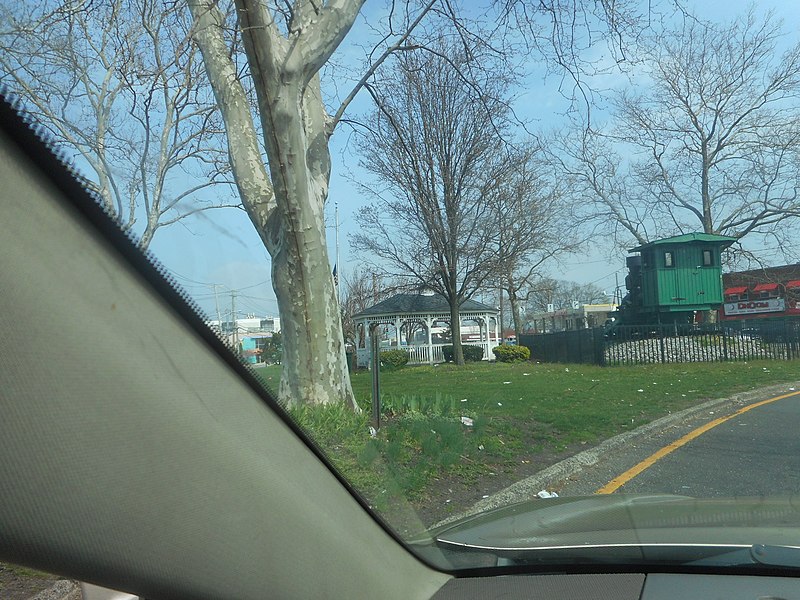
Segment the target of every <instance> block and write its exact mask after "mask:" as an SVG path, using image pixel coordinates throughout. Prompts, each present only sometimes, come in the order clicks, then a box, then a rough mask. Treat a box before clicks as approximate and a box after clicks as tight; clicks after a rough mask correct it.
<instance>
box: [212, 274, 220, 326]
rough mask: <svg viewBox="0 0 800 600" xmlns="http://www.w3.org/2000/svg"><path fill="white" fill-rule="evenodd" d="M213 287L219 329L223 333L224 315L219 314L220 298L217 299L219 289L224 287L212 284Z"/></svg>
mask: <svg viewBox="0 0 800 600" xmlns="http://www.w3.org/2000/svg"><path fill="white" fill-rule="evenodd" d="M211 287H212V288H214V308H215V309H216V310H217V328H218V329H219V331H220V333H222V315H221V314H220V312H219V297H217V288H218V287H222V285H221V284H219V283H212V284H211Z"/></svg>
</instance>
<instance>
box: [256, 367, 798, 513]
mask: <svg viewBox="0 0 800 600" xmlns="http://www.w3.org/2000/svg"><path fill="white" fill-rule="evenodd" d="M258 373H259V374H260V375H261V377H262V378H263V379H264V380H265V382H266V383H267V384H268V385H269V386H270V387H272V388H273V389H275V388H276V387H277V381H278V378H279V377H280V372H279V367H267V368H266V369H260V370H259V371H258ZM795 380H800V362H797V361H752V362H739V363H734V362H730V363H687V364H667V365H638V366H626V367H595V366H589V365H556V364H533V363H522V364H503V363H485V362H480V363H468V364H467V365H465V366H463V367H457V366H455V365H450V364H444V365H438V366H434V367H429V366H421V367H406V368H403V369H400V370H397V371H391V372H382V373H381V390H382V396H383V400H382V402H383V405H384V406H383V408H384V411H383V413H384V415H385V420H384V425H383V426H382V427H381V430H380V432H379V434H378V436H377V438H375V439H372V438H370V436H369V434H368V426H369V414H370V395H371V375H370V373H369V372H358V373H354V374H353V375H352V384H353V389H354V392H355V394H356V398H357V400H358V402H359V404H360V405H361V406H362V408H364V413H363V414H362V415H353V414H352V413H351V412H349V411H346V410H344V409H342V408H337V407H332V408H324V409H299V410H295V411H293V412H294V415H295V417H296V418H297V419H298V420H299V421H300V422H301V423H302V424H303V425H304V426H305V427H306V428H307V429H308V430H309V432H310V433H311V435H312V436H313V437H314V438H315V439H317V440H318V443H319V444H320V446H321V447H322V448H323V449H325V450H326V451H327V452H328V454H329V456H331V459H332V460H333V462H334V463H335V464H336V465H337V467H338V468H339V469H340V470H342V472H343V473H345V475H346V476H347V477H348V478H349V479H350V480H351V481H352V482H353V483H354V485H355V487H356V488H357V489H359V490H361V491H362V492H363V493H364V494H365V496H366V497H367V498H368V499H369V500H370V501H371V502H373V503H374V504H375V505H376V506H377V507H378V508H379V509H383V510H388V509H389V508H390V506H391V504H392V503H391V500H390V498H391V496H392V494H394V493H397V494H401V495H402V496H404V497H406V498H409V499H411V500H412V502H413V503H415V505H416V506H417V507H420V506H423V505H424V504H425V503H426V502H428V501H429V500H430V499H431V498H434V497H435V496H436V494H437V486H442V485H450V487H451V488H452V485H451V484H452V482H453V481H455V480H457V481H458V482H459V483H461V484H464V485H470V484H472V483H474V484H477V483H478V482H481V481H482V480H483V479H485V478H486V477H487V476H495V475H499V474H502V473H507V474H509V476H511V475H513V474H514V473H515V472H516V470H518V468H519V465H520V464H521V463H525V462H526V461H530V460H535V459H536V457H537V456H539V455H543V456H544V455H546V456H556V455H559V453H563V452H564V451H565V450H566V449H569V448H580V447H581V445H592V444H595V443H598V442H600V441H602V440H604V439H607V438H608V437H611V436H613V435H616V434H618V433H621V432H624V431H627V430H630V429H633V428H636V427H638V426H640V425H643V424H645V423H647V422H649V421H652V420H654V419H656V418H659V417H661V416H664V415H666V414H668V413H669V412H673V411H678V410H682V409H684V408H687V407H689V406H692V405H695V404H698V403H700V402H703V401H705V400H708V399H711V398H718V397H723V396H726V395H729V394H732V393H735V392H740V391H745V390H750V389H755V388H758V387H762V386H767V385H771V384H775V383H780V382H788V381H795ZM461 417H468V418H470V419H472V425H471V426H465V425H464V424H462V421H461Z"/></svg>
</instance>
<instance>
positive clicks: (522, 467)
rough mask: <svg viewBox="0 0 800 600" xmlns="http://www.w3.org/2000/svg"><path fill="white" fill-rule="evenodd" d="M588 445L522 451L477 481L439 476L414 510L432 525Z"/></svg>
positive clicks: (417, 502)
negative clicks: (562, 448)
mask: <svg viewBox="0 0 800 600" xmlns="http://www.w3.org/2000/svg"><path fill="white" fill-rule="evenodd" d="M585 449H586V446H585V445H581V444H573V445H571V446H568V447H567V448H566V449H564V450H561V451H555V450H541V451H539V452H536V453H534V454H529V455H520V457H519V459H518V462H517V463H516V464H515V465H514V466H511V465H509V464H508V463H505V464H497V465H494V467H495V468H493V470H492V471H490V472H489V474H488V475H486V476H483V477H481V478H480V479H479V481H477V482H468V481H464V480H463V478H462V477H461V476H460V475H458V474H453V475H450V476H447V477H443V478H440V479H437V480H436V481H435V482H434V484H433V485H431V486H430V487H429V488H428V489H427V490H426V492H425V498H424V499H422V500H419V501H416V502H414V503H413V506H414V510H415V511H416V512H417V514H418V515H419V518H420V519H421V520H422V522H423V523H424V524H425V525H426V526H428V527H430V526H432V525H435V524H436V523H438V522H440V521H441V520H443V519H445V518H447V517H450V516H452V515H455V514H460V513H462V512H464V511H466V510H467V509H469V508H470V507H472V506H473V505H474V504H475V503H476V502H478V501H479V500H481V499H483V498H485V497H487V496H491V495H493V494H495V493H497V492H499V491H500V490H503V489H505V488H507V487H508V486H509V485H511V484H513V483H516V482H517V481H520V480H522V479H526V478H527V477H530V476H531V475H535V474H536V473H538V472H539V471H541V470H543V469H546V468H547V467H549V466H551V465H554V464H556V463H557V462H560V461H562V460H564V459H565V458H569V457H570V456H574V455H575V454H577V453H578V452H581V451H582V450H585Z"/></svg>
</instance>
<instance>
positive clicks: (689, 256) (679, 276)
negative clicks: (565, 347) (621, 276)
mask: <svg viewBox="0 0 800 600" xmlns="http://www.w3.org/2000/svg"><path fill="white" fill-rule="evenodd" d="M735 241H736V238H732V237H728V236H724V235H713V234H708V233H687V234H685V235H677V236H674V237H669V238H664V239H661V240H656V241H654V242H650V243H648V244H643V245H641V246H639V247H637V248H633V249H631V250H630V252H631V253H638V256H631V257H629V258H628V269H629V271H630V273H629V275H628V277H627V279H626V281H625V283H626V286H627V288H628V292H629V293H628V297H626V299H625V300H626V301H624V302H623V306H621V307H620V308H621V310H622V312H623V313H625V319H624V320H625V321H628V322H629V323H633V322H636V323H650V324H655V323H671V322H686V321H691V316H692V315H693V314H694V312H695V311H707V310H711V309H714V308H716V307H718V306H719V305H720V304H722V302H723V296H722V266H721V264H720V263H721V261H720V255H721V253H722V251H723V250H724V249H725V248H727V247H728V246H730V245H731V244H733V243H734V242H735Z"/></svg>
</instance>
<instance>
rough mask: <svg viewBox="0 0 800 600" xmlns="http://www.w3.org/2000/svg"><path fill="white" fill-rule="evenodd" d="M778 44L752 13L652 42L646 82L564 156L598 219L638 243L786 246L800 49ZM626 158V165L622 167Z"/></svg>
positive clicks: (796, 211)
mask: <svg viewBox="0 0 800 600" xmlns="http://www.w3.org/2000/svg"><path fill="white" fill-rule="evenodd" d="M781 43H782V32H781V25H780V23H778V22H776V21H775V20H774V18H772V16H771V15H769V14H768V15H767V16H765V17H763V18H757V17H756V16H755V15H754V14H753V13H752V12H750V13H749V14H747V15H745V16H744V17H740V18H737V19H736V20H735V21H733V22H732V24H730V25H728V26H724V27H718V26H716V25H712V24H709V23H705V22H702V21H700V20H698V19H696V18H693V17H691V16H686V17H685V18H684V19H683V21H682V25H681V26H680V27H679V28H678V29H677V30H665V31H662V32H661V33H659V34H657V35H655V36H654V39H653V43H652V45H651V47H650V50H649V51H648V53H647V55H646V71H647V75H648V81H647V82H639V83H638V84H637V86H636V87H635V88H631V89H629V90H626V91H624V92H622V93H620V94H619V95H618V98H617V102H616V120H615V126H614V127H613V129H611V130H610V131H608V132H606V133H607V135H605V136H601V135H599V134H598V133H597V132H588V131H586V130H584V135H583V136H582V140H581V143H580V144H573V145H572V151H571V152H568V154H567V155H568V156H569V158H571V159H573V160H571V161H565V162H569V163H570V164H569V165H568V169H567V170H568V172H569V173H570V174H571V175H573V176H578V179H580V180H581V181H583V182H584V184H585V185H584V190H586V191H587V192H589V193H590V194H593V200H594V203H593V206H603V207H604V209H605V210H603V211H601V212H600V213H599V216H600V218H601V219H604V218H606V217H612V218H613V219H614V220H615V222H616V223H617V224H619V225H621V226H622V227H623V228H624V229H625V230H627V232H628V233H629V234H630V236H632V237H634V238H635V239H636V241H637V242H639V243H641V242H643V241H647V238H648V237H649V238H652V237H654V235H653V234H654V232H655V234H656V235H663V234H664V233H685V232H688V231H698V230H699V231H703V232H705V233H716V234H723V235H730V236H733V237H736V238H739V239H742V238H745V237H746V238H748V239H750V238H753V237H761V238H762V239H763V238H765V237H772V238H775V239H776V240H777V241H779V242H783V243H784V244H782V245H784V246H786V247H791V246H792V244H786V243H785V242H788V241H790V240H791V239H793V238H794V231H793V229H792V228H791V227H790V223H791V222H792V220H793V219H794V218H795V217H797V216H800V198H799V197H798V190H800V102H799V101H798V100H799V99H800V44H795V45H793V46H791V47H790V48H789V49H788V50H786V51H784V52H779V51H778V46H779V45H780V44H781ZM630 149H633V155H634V158H633V159H632V160H630V161H629V162H628V163H627V164H626V161H624V160H619V158H618V157H620V156H622V155H623V154H624V153H625V152H626V151H628V153H629V154H630ZM615 155H616V157H617V158H615ZM611 163H616V165H613V164H611ZM648 229H649V230H650V231H649V232H648V231H647V230H648ZM648 233H649V235H648Z"/></svg>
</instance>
